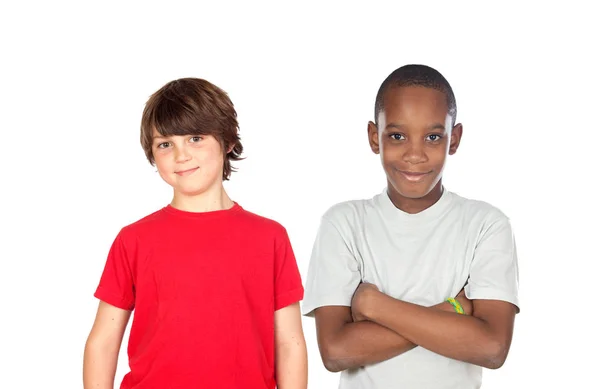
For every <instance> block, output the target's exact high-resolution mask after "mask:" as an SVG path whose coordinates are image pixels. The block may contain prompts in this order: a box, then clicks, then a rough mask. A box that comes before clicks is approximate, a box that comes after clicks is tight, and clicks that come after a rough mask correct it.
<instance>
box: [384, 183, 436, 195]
mask: <svg viewBox="0 0 600 389" xmlns="http://www.w3.org/2000/svg"><path fill="white" fill-rule="evenodd" d="M389 182H391V184H392V187H393V189H394V191H396V193H398V194H399V195H400V196H402V197H404V198H407V199H420V198H423V197H425V196H427V195H428V194H429V193H430V192H431V191H432V190H433V188H435V184H433V183H431V182H423V183H419V184H407V183H404V182H402V183H399V182H394V181H389Z"/></svg>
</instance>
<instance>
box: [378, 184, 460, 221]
mask: <svg viewBox="0 0 600 389" xmlns="http://www.w3.org/2000/svg"><path fill="white" fill-rule="evenodd" d="M377 202H378V204H379V207H380V208H381V210H382V212H383V216H384V217H385V218H387V219H389V220H390V221H400V222H406V223H409V224H408V225H407V226H408V227H410V226H415V225H417V224H424V223H429V222H431V221H435V220H437V219H438V217H440V216H441V215H442V214H444V213H445V212H446V211H447V210H448V208H449V206H450V203H451V202H452V193H451V192H449V191H448V190H447V189H446V188H445V187H442V196H441V197H440V198H439V199H438V200H437V201H436V202H435V203H434V204H433V205H431V206H430V207H429V208H426V209H424V210H423V211H421V212H418V213H408V212H405V211H403V210H401V209H398V208H396V206H395V205H394V203H393V202H392V200H391V199H390V197H389V195H388V191H387V188H385V189H384V190H383V191H382V192H381V193H380V194H379V195H378V199H377Z"/></svg>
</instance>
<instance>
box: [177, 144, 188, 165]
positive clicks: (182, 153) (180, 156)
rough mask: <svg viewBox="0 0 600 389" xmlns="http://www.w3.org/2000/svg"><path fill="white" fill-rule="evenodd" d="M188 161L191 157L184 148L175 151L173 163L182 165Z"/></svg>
mask: <svg viewBox="0 0 600 389" xmlns="http://www.w3.org/2000/svg"><path fill="white" fill-rule="evenodd" d="M190 159H191V156H190V154H189V153H188V152H187V149H186V148H185V147H183V148H179V149H176V150H175V162H177V163H183V162H187V161H189V160H190Z"/></svg>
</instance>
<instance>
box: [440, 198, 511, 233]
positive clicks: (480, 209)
mask: <svg viewBox="0 0 600 389" xmlns="http://www.w3.org/2000/svg"><path fill="white" fill-rule="evenodd" d="M450 194H451V196H452V201H453V203H454V209H455V211H458V212H460V213H461V214H462V216H463V218H464V219H465V220H470V221H471V222H476V223H478V224H480V225H481V227H483V228H485V227H489V226H491V225H493V224H497V223H502V224H510V218H509V216H508V215H507V214H506V213H505V212H504V211H503V210H501V209H500V208H499V207H497V206H496V205H494V204H491V203H489V202H487V201H483V200H480V199H472V198H467V197H464V196H461V195H458V194H456V193H454V192H450Z"/></svg>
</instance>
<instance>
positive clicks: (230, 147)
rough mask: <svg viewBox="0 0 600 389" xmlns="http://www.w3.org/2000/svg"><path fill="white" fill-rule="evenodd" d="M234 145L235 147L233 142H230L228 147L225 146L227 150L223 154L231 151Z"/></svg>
mask: <svg viewBox="0 0 600 389" xmlns="http://www.w3.org/2000/svg"><path fill="white" fill-rule="evenodd" d="M234 147H235V143H232V144H230V145H229V147H227V152H226V153H225V155H227V154H229V153H231V152H232V151H233V148H234Z"/></svg>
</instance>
